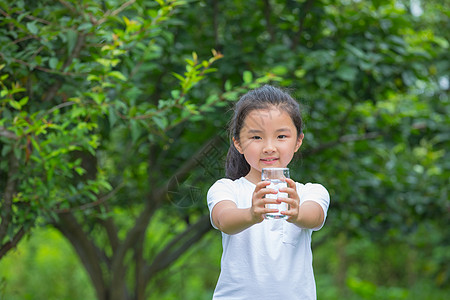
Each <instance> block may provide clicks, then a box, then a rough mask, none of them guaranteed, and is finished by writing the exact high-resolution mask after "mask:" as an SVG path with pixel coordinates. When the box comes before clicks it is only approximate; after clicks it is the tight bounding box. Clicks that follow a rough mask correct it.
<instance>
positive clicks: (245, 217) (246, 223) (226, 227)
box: [211, 200, 256, 234]
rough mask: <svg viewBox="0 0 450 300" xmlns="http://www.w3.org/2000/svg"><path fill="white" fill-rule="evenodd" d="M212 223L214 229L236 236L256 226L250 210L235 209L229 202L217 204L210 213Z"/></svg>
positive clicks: (231, 202) (232, 203) (234, 204)
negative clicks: (214, 226)
mask: <svg viewBox="0 0 450 300" xmlns="http://www.w3.org/2000/svg"><path fill="white" fill-rule="evenodd" d="M211 216H212V221H213V222H214V225H216V227H217V228H218V229H219V230H220V231H222V232H224V233H226V234H236V233H239V232H241V231H242V230H244V229H247V228H248V227H250V226H252V225H253V224H256V222H254V221H253V219H252V215H251V213H250V208H247V209H242V208H237V206H236V203H234V202H233V201H231V200H223V201H220V202H219V203H217V204H216V205H215V206H214V208H213V210H212V213H211Z"/></svg>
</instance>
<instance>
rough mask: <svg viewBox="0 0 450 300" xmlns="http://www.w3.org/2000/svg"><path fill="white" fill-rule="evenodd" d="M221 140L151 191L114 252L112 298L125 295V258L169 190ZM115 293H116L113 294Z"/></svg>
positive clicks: (216, 140)
mask: <svg viewBox="0 0 450 300" xmlns="http://www.w3.org/2000/svg"><path fill="white" fill-rule="evenodd" d="M219 141H221V137H220V136H216V137H214V138H212V139H211V140H209V141H208V142H206V143H205V144H204V145H203V147H202V148H201V149H200V150H199V151H198V152H197V153H196V154H195V155H193V156H192V157H191V159H189V160H188V161H187V162H185V163H184V164H183V165H182V166H181V167H180V168H179V169H178V170H177V171H176V172H175V175H174V176H173V177H172V178H177V180H178V181H177V180H169V181H168V182H167V184H166V185H165V186H162V187H160V188H159V189H157V190H156V191H150V193H149V195H148V198H147V201H146V203H145V207H144V210H143V211H142V212H141V214H140V215H139V217H138V218H137V220H136V223H135V225H134V227H133V228H132V229H131V230H130V231H129V232H128V234H127V237H126V239H125V241H124V242H123V243H122V244H121V245H120V246H119V247H118V249H117V251H116V252H115V253H114V256H113V261H112V266H111V274H113V278H112V284H111V286H112V287H113V289H114V292H113V293H112V295H111V297H112V298H111V299H115V297H118V298H120V297H122V296H123V291H121V289H123V287H121V286H120V283H121V282H122V278H123V276H125V273H126V269H127V267H126V266H125V264H124V258H125V255H126V253H127V252H128V251H129V250H130V249H132V248H133V247H134V246H135V244H136V243H137V242H139V240H140V239H141V238H142V236H143V235H145V232H146V230H147V227H148V224H149V223H150V220H151V218H152V216H153V214H154V212H155V211H156V209H157V208H158V207H159V206H160V205H161V203H162V202H163V201H164V200H166V199H167V195H168V191H170V190H173V189H174V188H176V187H177V182H179V181H183V180H184V179H185V178H186V177H187V176H188V175H189V173H190V172H191V170H192V168H194V167H195V166H196V165H197V164H198V161H199V160H200V159H201V158H202V156H203V155H204V152H205V149H206V148H207V147H210V146H211V143H217V142H219ZM113 294H114V295H113Z"/></svg>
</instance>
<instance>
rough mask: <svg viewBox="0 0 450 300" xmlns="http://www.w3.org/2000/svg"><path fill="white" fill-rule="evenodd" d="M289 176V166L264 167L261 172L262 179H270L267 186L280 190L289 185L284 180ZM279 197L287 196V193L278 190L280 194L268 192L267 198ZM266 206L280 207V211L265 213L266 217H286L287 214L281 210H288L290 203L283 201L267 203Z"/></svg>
mask: <svg viewBox="0 0 450 300" xmlns="http://www.w3.org/2000/svg"><path fill="white" fill-rule="evenodd" d="M285 178H289V168H263V169H262V173H261V180H262V181H270V185H268V186H267V188H270V189H274V190H277V191H279V190H280V188H282V187H287V186H288V185H287V182H286V181H285V180H284V179H285ZM278 197H283V198H287V197H288V194H287V193H281V192H278V194H266V198H271V199H277V198H278ZM266 208H273V209H278V212H275V213H268V214H266V215H265V218H266V219H286V218H287V216H285V215H282V214H281V213H280V212H281V211H285V210H288V209H289V207H288V204H287V203H285V202H281V203H280V204H266Z"/></svg>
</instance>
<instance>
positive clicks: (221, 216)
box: [211, 181, 278, 234]
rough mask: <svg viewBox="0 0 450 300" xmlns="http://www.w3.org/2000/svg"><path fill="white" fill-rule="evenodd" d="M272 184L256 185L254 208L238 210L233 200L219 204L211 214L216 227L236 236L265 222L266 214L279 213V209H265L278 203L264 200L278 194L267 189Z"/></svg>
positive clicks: (253, 199) (253, 198) (274, 200)
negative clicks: (267, 196)
mask: <svg viewBox="0 0 450 300" xmlns="http://www.w3.org/2000/svg"><path fill="white" fill-rule="evenodd" d="M269 184H270V182H267V181H261V182H259V183H257V184H256V187H255V191H254V192H253V195H252V206H251V207H249V208H238V207H237V206H236V203H234V202H233V201H231V200H222V201H220V202H219V203H217V204H216V205H215V206H214V208H213V209H212V212H211V218H212V221H213V222H214V225H216V227H217V228H218V229H219V230H220V231H222V232H224V233H226V234H236V233H239V232H241V231H242V230H244V229H247V228H249V227H250V226H252V225H254V224H257V223H260V222H262V221H263V220H264V214H266V213H270V212H277V211H278V210H277V209H268V208H265V205H266V204H268V203H277V200H276V199H270V198H264V195H266V194H276V193H277V191H275V190H273V189H267V188H265V187H266V186H268V185H269Z"/></svg>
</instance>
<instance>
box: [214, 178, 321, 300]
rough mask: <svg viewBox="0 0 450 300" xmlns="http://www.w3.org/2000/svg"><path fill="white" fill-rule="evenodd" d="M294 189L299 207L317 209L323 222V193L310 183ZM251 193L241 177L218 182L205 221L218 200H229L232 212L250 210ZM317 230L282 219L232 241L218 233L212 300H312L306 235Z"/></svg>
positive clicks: (250, 185) (250, 186)
mask: <svg viewBox="0 0 450 300" xmlns="http://www.w3.org/2000/svg"><path fill="white" fill-rule="evenodd" d="M296 187H297V193H298V195H299V196H300V203H302V202H304V201H306V200H312V201H315V202H317V203H319V204H320V206H321V207H322V208H323V212H324V216H325V218H326V215H327V210H328V205H329V203H330V196H329V194H328V192H327V190H326V189H325V188H324V187H323V186H322V185H320V184H312V183H307V184H301V183H296ZM254 190H255V184H253V183H251V182H250V181H248V180H247V179H245V178H244V177H241V178H240V179H237V180H234V181H233V180H230V179H220V180H218V181H217V182H216V183H214V184H213V185H212V186H211V188H210V189H209V191H208V196H207V201H208V207H209V211H210V215H211V212H212V209H213V207H214V205H216V204H217V203H218V202H220V201H222V200H231V201H233V202H235V203H236V205H237V207H238V208H249V207H251V202H252V194H253V191H254ZM324 222H325V219H324ZM211 223H212V219H211ZM212 225H213V226H214V228H216V229H217V227H216V226H215V225H214V223H212ZM322 226H323V224H322V225H321V226H319V227H318V228H316V229H301V228H300V227H298V226H297V225H295V224H292V223H289V222H287V221H286V220H283V219H270V220H264V221H262V222H261V223H258V224H255V225H253V226H251V227H249V228H247V229H246V230H244V231H241V232H240V233H237V234H234V235H229V234H226V233H223V232H222V247H223V253H222V260H221V272H220V276H219V280H218V282H217V286H216V289H215V291H214V296H213V299H214V300H219V299H223V300H225V299H226V300H238V299H239V300H241V299H242V300H249V299H259V300H263V299H287V300H290V299H299V300H300V299H301V300H308V299H316V286H315V282H314V274H313V269H312V251H311V233H312V231H313V230H319V229H320V228H321V227H322Z"/></svg>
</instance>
